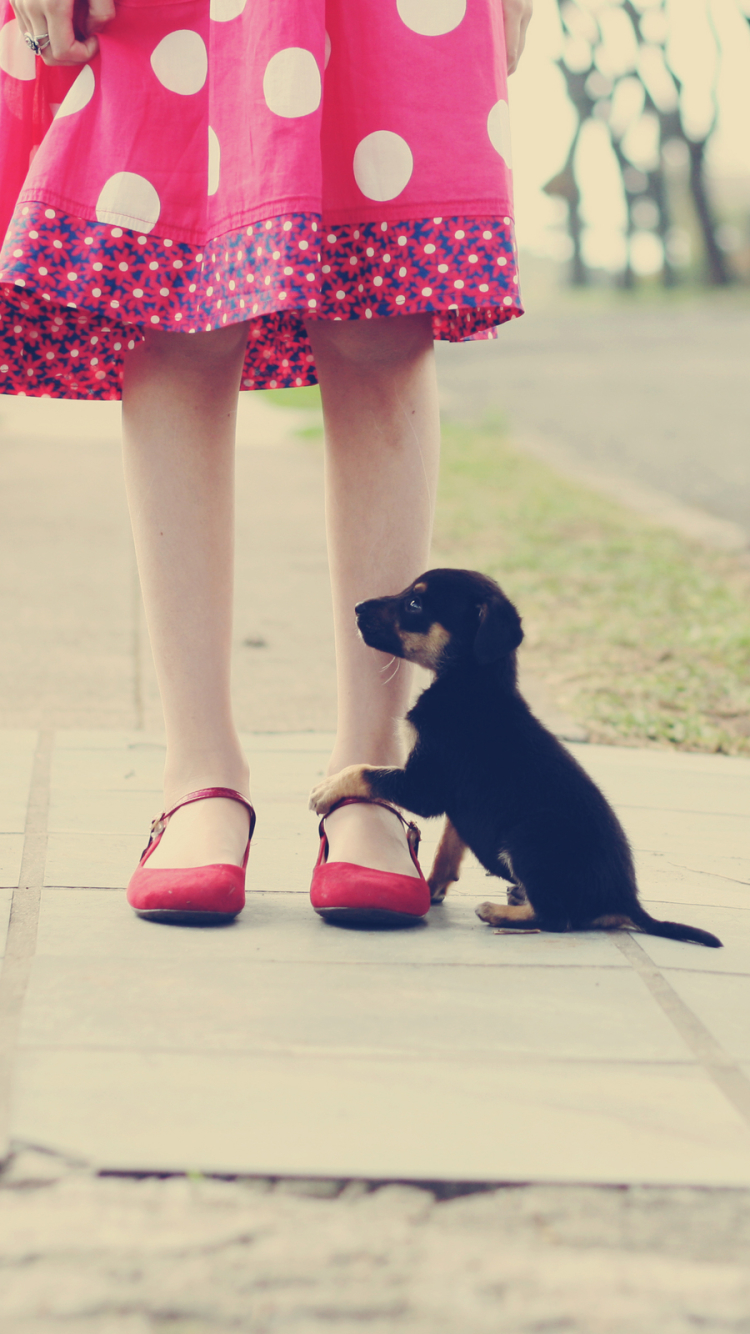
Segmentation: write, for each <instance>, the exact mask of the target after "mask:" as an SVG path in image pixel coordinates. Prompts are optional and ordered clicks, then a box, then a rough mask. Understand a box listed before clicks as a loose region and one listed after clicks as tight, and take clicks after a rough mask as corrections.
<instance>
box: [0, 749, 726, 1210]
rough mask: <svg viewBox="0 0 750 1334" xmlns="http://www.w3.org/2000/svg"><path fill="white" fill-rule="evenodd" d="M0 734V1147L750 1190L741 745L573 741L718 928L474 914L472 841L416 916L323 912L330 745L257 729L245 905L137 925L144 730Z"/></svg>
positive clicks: (673, 898)
mask: <svg viewBox="0 0 750 1334" xmlns="http://www.w3.org/2000/svg"><path fill="white" fill-rule="evenodd" d="M3 740H4V743H5V746H4V750H5V759H4V763H3V768H2V771H1V777H0V788H1V790H2V794H3V802H2V806H1V807H0V812H1V814H2V822H1V825H0V827H2V829H3V830H4V831H5V832H4V834H3V842H4V844H5V862H4V865H5V872H4V875H3V877H2V879H3V884H5V885H6V886H8V887H9V888H8V889H6V891H5V893H6V896H7V900H8V901H9V899H10V886H12V885H13V884H14V883H15V882H16V878H17V874H18V867H19V857H20V856H21V855H22V843H23V833H22V829H23V821H24V811H25V809H26V805H27V788H28V783H29V778H30V776H31V775H33V777H31V799H30V803H29V806H28V809H29V811H30V812H31V813H32V819H33V823H32V828H31V831H30V832H27V847H26V853H25V861H24V871H25V873H24V874H23V875H22V888H21V890H20V891H18V899H17V909H18V905H21V906H24V908H25V913H26V915H25V916H24V918H23V931H24V934H23V936H21V934H19V932H20V928H19V926H18V921H19V919H18V918H16V923H15V930H12V939H11V944H10V950H11V959H12V963H13V964H15V965H17V964H18V962H19V961H20V951H22V948H23V945H24V942H26V945H27V951H28V953H29V955H30V953H31V949H32V940H33V936H34V935H36V942H35V947H34V948H33V958H32V957H29V959H28V962H29V964H30V976H29V983H28V989H27V992H26V997H25V1001H24V1005H23V1012H22V1015H21V1023H20V1029H19V1032H18V1046H17V1050H16V1055H15V1070H14V1094H13V1104H12V1114H11V1122H10V1134H11V1138H12V1139H13V1140H14V1141H15V1142H16V1143H18V1142H21V1143H26V1144H32V1145H37V1146H43V1147H44V1148H46V1149H51V1150H54V1151H55V1152H57V1153H60V1154H63V1155H64V1156H67V1157H71V1158H74V1159H78V1160H84V1161H89V1162H91V1163H93V1164H94V1165H96V1166H97V1167H98V1168H103V1169H108V1170H113V1169H114V1170H119V1171H123V1170H124V1171H144V1170H146V1171H184V1170H186V1169H193V1170H198V1171H201V1172H213V1173H216V1172H218V1173H228V1174H236V1173H241V1174H250V1175H261V1176H269V1175H270V1176H277V1175H286V1176H305V1177H333V1178H349V1177H365V1178H385V1179H391V1180H394V1179H407V1180H419V1179H423V1180H427V1181H432V1180H453V1181H477V1182H486V1181H558V1182H564V1181H576V1182H609V1183H614V1182H641V1183H643V1182H651V1183H680V1184H700V1185H721V1186H736V1185H739V1184H742V1185H746V1186H750V1127H749V1125H748V1119H749V1118H750V1082H748V1079H747V1072H748V1071H749V1070H750V1003H749V1002H750V912H748V903H747V881H748V879H750V856H749V855H748V853H749V850H748V846H747V828H748V825H747V816H748V811H749V809H750V763H748V762H746V761H739V760H729V759H723V758H721V757H710V756H689V755H671V754H664V753H659V752H652V751H636V750H621V751H618V750H615V749H610V748H607V747H593V746H592V747H587V746H581V747H577V748H576V753H577V754H578V757H579V759H581V761H582V762H583V763H584V764H585V765H586V766H587V768H588V769H589V771H590V772H591V773H592V774H593V775H594V776H595V777H596V778H597V779H598V780H599V781H600V782H601V783H602V784H603V786H604V788H605V789H606V790H607V791H608V793H609V795H610V796H611V798H612V799H613V801H614V802H615V804H616V805H617V807H618V810H619V811H620V813H621V815H622V817H623V819H624V821H625V824H626V827H627V829H628V832H629V834H630V836H631V838H632V840H633V843H634V846H635V848H636V849H637V854H638V860H639V871H640V879H641V885H642V890H643V894H644V897H645V899H646V900H647V902H648V904H649V907H650V909H651V911H652V912H654V913H655V914H657V915H666V916H671V917H673V918H674V917H677V918H680V919H684V920H688V921H691V922H694V923H696V924H697V925H701V926H705V927H709V928H711V929H712V930H714V931H716V932H717V933H718V934H719V935H720V936H721V937H723V939H724V940H725V942H726V945H725V948H724V949H723V950H721V951H713V950H707V949H704V948H701V947H699V946H695V945H682V944H676V943H673V942H670V941H663V940H656V939H652V938H649V937H643V936H638V937H636V936H632V937H631V936H629V935H626V934H622V935H619V934H606V933H599V932H597V933H589V934H575V935H567V936H554V935H552V936H550V935H545V934H537V935H529V936H521V937H517V938H516V937H512V936H507V935H498V934H496V933H494V932H492V931H491V930H489V929H488V928H487V927H485V926H484V925H482V924H481V923H480V922H479V921H478V919H477V918H476V917H475V915H474V911H473V909H474V906H475V904H476V903H477V902H479V901H480V900H481V899H483V898H485V897H486V896H487V893H488V891H491V890H492V886H491V885H488V882H487V878H486V877H485V876H484V874H483V873H482V872H481V870H480V868H479V867H477V866H476V865H475V866H473V867H469V869H468V870H467V871H466V873H465V874H464V875H463V876H462V879H461V881H460V883H459V885H458V887H457V891H456V892H455V893H454V894H452V895H451V897H450V898H449V900H448V902H447V903H446V904H445V905H444V906H443V907H441V908H434V909H433V910H432V911H431V913H430V915H429V918H428V920H427V923H426V924H425V925H424V926H419V927H416V928H412V929H410V930H405V931H389V932H382V931H351V930H341V929H338V928H334V927H330V926H326V925H325V924H324V923H323V922H321V921H320V920H319V919H318V918H317V917H316V916H315V915H314V914H313V913H312V911H311V910H310V906H309V902H308V899H307V891H308V888H309V878H310V869H311V866H312V862H313V860H314V855H315V851H316V835H315V819H314V817H313V816H312V815H310V814H309V812H308V811H307V810H306V795H307V793H308V791H309V788H310V786H311V784H312V782H313V781H314V780H315V778H316V777H317V776H318V775H319V774H320V773H321V772H322V770H323V768H324V765H325V762H326V758H327V754H328V752H329V749H330V740H331V739H330V737H328V736H326V735H323V734H314V733H313V734H311V733H302V734H296V735H295V734H281V735H275V736H274V735H266V736H260V735H255V736H249V737H247V738H246V739H245V740H246V746H247V750H248V753H249V755H250V757H251V762H252V767H253V772H254V775H255V778H254V784H253V788H254V800H255V801H256V802H257V805H258V810H259V820H258V832H257V836H256V839H255V841H254V845H253V851H252V855H251V862H250V871H249V885H250V890H251V893H250V900H249V904H248V907H247V909H246V911H245V913H244V914H243V915H242V916H241V918H240V919H239V920H238V921H237V922H236V923H235V924H234V925H233V926H231V927H225V928H222V929H213V930H209V929H203V930H200V929H195V928H192V929H191V928H176V927H169V926H159V925H155V924H153V923H147V922H143V921H141V920H139V919H137V918H135V917H134V916H133V914H132V913H131V912H130V910H129V909H128V908H127V906H126V904H125V902H124V896H123V893H122V887H123V885H124V884H125V882H126V880H127V877H128V875H129V873H130V870H131V869H132V867H133V865H134V864H135V862H136V860H137V856H138V853H139V851H140V848H141V846H142V844H143V841H144V830H145V829H146V828H147V827H148V823H149V820H150V818H151V816H152V814H153V813H154V812H155V810H156V808H157V806H158V803H159V779H160V770H161V765H162V760H163V751H162V746H161V744H160V743H159V742H158V741H150V740H149V739H148V738H147V737H145V736H144V735H143V734H139V733H130V734H124V733H116V732H110V731H94V732H83V731H60V732H58V733H57V735H56V737H55V738H54V740H53V739H52V738H51V736H50V735H49V734H42V735H41V737H36V736H35V735H34V734H33V733H31V732H19V733H16V734H12V733H9V732H6V733H5V735H4V738H3ZM35 754H36V758H35V759H34V756H35ZM432 823H433V824H434V823H435V822H432ZM426 832H427V845H428V847H429V845H430V844H432V843H433V842H434V841H435V839H436V836H437V830H436V829H435V828H429V829H428V830H427V831H426ZM29 842H30V843H31V846H29ZM495 887H496V888H499V884H498V883H497V882H495ZM37 901H38V928H37V929H36V931H34V929H33V926H32V922H31V917H30V916H29V914H32V915H33V913H34V910H35V907H36V905H37ZM19 946H20V951H19ZM6 1021H7V1016H6ZM145 1108H147V1109H148V1114H147V1115H144V1109H145Z"/></svg>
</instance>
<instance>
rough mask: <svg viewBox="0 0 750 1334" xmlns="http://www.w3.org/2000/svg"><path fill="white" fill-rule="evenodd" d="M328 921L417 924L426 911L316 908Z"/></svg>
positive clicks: (422, 918) (334, 922)
mask: <svg viewBox="0 0 750 1334" xmlns="http://www.w3.org/2000/svg"><path fill="white" fill-rule="evenodd" d="M315 911H316V913H317V914H318V916H319V917H322V918H323V919H324V921H326V922H332V923H333V924H334V925H337V926H416V925H417V923H418V922H423V921H424V920H425V915H424V913H413V912H395V911H394V910H393V909H392V908H316V909H315Z"/></svg>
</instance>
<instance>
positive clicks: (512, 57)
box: [505, 14, 523, 74]
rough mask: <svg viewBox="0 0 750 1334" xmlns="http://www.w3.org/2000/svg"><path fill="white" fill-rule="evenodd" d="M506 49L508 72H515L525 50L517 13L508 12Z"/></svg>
mask: <svg viewBox="0 0 750 1334" xmlns="http://www.w3.org/2000/svg"><path fill="white" fill-rule="evenodd" d="M505 50H506V53H507V57H508V73H509V74H514V73H515V71H516V69H517V67H518V61H519V58H520V55H521V51H522V50H523V38H522V36H521V22H520V19H519V18H518V16H517V15H516V14H508V15H507V16H506V19H505Z"/></svg>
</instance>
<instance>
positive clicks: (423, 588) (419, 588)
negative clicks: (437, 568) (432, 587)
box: [411, 582, 427, 593]
mask: <svg viewBox="0 0 750 1334" xmlns="http://www.w3.org/2000/svg"><path fill="white" fill-rule="evenodd" d="M411 591H412V593H426V592H427V585H426V584H423V583H421V582H420V583H418V584H415V585H414V587H413V589H412V590H411Z"/></svg>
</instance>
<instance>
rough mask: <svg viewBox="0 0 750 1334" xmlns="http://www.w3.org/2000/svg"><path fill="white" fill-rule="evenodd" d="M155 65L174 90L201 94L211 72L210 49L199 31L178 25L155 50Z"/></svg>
mask: <svg viewBox="0 0 750 1334" xmlns="http://www.w3.org/2000/svg"><path fill="white" fill-rule="evenodd" d="M151 68H152V70H153V71H154V74H155V75H156V77H157V79H158V80H159V83H161V84H162V85H163V86H164V87H165V88H168V89H169V91H170V93H181V94H182V95H183V96H184V97H187V96H189V94H190V93H198V92H200V90H201V88H202V87H203V85H204V83H205V82H206V75H207V74H208V52H207V51H206V44H205V42H204V41H203V38H202V37H201V36H200V34H199V33H197V32H193V30H192V28H178V29H177V30H176V31H175V32H168V33H167V35H166V37H162V39H161V41H160V42H159V44H158V46H155V47H154V49H153V51H152V52H151Z"/></svg>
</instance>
